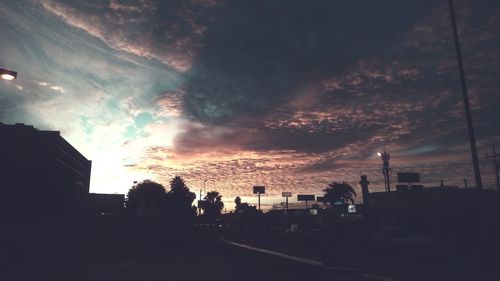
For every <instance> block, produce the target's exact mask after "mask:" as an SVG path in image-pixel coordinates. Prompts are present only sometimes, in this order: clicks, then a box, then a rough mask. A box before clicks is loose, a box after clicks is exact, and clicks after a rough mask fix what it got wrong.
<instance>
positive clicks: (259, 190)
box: [253, 185, 266, 211]
mask: <svg viewBox="0 0 500 281" xmlns="http://www.w3.org/2000/svg"><path fill="white" fill-rule="evenodd" d="M264 193H266V187H265V186H261V185H254V187H253V194H257V195H258V196H259V211H260V195H261V194H264Z"/></svg>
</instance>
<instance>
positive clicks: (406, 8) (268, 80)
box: [184, 1, 431, 124]
mask: <svg viewBox="0 0 500 281" xmlns="http://www.w3.org/2000/svg"><path fill="white" fill-rule="evenodd" d="M428 3H431V2H428ZM430 6H431V4H426V3H422V1H411V2H410V1H405V2H404V3H403V2H401V1H377V2H372V1H370V2H367V1H312V2H307V1H286V2H284V1H258V2H256V1H228V2H225V3H224V6H223V7H222V8H221V9H220V10H219V11H218V12H217V13H216V16H215V18H216V19H215V21H214V22H213V24H212V25H210V26H208V30H207V34H206V38H205V40H204V41H203V42H204V48H203V49H202V50H201V51H200V53H199V54H198V58H197V60H196V62H195V63H194V65H193V68H192V69H191V70H190V72H189V78H188V81H187V83H186V96H185V103H184V107H185V113H186V114H187V115H188V116H190V117H192V118H193V119H195V120H198V121H201V122H204V123H205V122H206V123H216V124H221V123H225V122H227V121H228V120H231V119H232V118H234V117H235V116H241V115H259V116H262V115H265V114H267V113H268V112H269V111H272V110H273V109H274V108H276V106H278V105H281V104H283V103H285V102H286V101H287V100H288V99H290V98H291V97H292V96H293V95H295V94H297V93H296V89H297V88H298V87H299V86H300V85H301V84H302V83H309V82H311V81H316V80H318V79H321V78H322V77H323V76H324V75H325V74H332V73H338V72H339V71H340V70H342V69H343V68H344V67H346V66H348V65H349V64H351V63H353V62H355V61H356V60H357V59H359V58H360V57H362V56H366V55H369V54H374V53H376V52H379V51H382V50H384V49H385V48H388V47H390V46H391V45H392V43H393V42H394V41H395V40H397V38H398V37H399V36H400V35H401V34H402V33H404V32H405V31H406V30H407V29H409V28H411V27H412V26H413V24H414V22H415V20H416V19H417V18H419V17H420V16H421V15H422V14H425V12H427V11H428V10H429V9H430Z"/></svg>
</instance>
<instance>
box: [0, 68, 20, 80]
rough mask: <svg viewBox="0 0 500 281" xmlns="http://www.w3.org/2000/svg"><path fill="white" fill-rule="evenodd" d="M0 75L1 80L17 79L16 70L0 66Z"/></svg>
mask: <svg viewBox="0 0 500 281" xmlns="http://www.w3.org/2000/svg"><path fill="white" fill-rule="evenodd" d="M0 77H1V78H2V79H3V80H14V79H17V72H16V71H13V70H8V69H4V68H0Z"/></svg>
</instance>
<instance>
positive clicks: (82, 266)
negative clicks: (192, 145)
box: [0, 229, 495, 281]
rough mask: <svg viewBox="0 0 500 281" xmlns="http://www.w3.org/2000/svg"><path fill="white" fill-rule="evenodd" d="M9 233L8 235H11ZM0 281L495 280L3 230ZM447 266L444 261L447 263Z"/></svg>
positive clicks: (220, 245)
mask: <svg viewBox="0 0 500 281" xmlns="http://www.w3.org/2000/svg"><path fill="white" fill-rule="evenodd" d="M9 233H10V234H9ZM1 237H2V241H1V245H2V250H1V253H0V265H1V271H0V280H9V281H10V280H54V281H58V280H61V281H62V280H64V281H67V280H72V281H78V280H92V281H100V280H106V281H110V280H121V281H126V280H219V281H224V280H231V281H235V280H238V281H240V280H241V281H243V280H361V281H362V280H385V281H391V280H479V279H481V280H495V279H494V277H493V276H489V275H488V274H486V273H484V272H468V271H467V270H460V269H459V270H456V271H448V270H445V271H442V270H439V268H440V267H441V266H442V265H440V264H435V265H430V266H429V265H426V268H420V269H418V267H416V269H414V270H408V269H401V268H398V267H397V266H395V267H386V268H383V269H382V268H379V269H377V268H362V267H361V268H360V267H359V266H358V267H356V265H353V266H352V267H347V266H345V265H341V266H336V265H335V264H328V265H327V266H325V265H323V264H314V263H312V264H308V263H307V262H300V261H294V260H291V259H287V258H283V257H277V256H275V255H272V254H268V253H262V252H258V251H255V250H251V249H248V248H242V247H238V246H235V245H230V244H228V243H226V242H223V241H221V240H220V239H219V237H218V235H214V233H204V232H203V231H197V230H196V229H194V230H193V229H191V230H189V231H183V232H177V233H175V234H174V232H172V231H167V232H165V231H163V232H161V231H129V232H127V231H123V232H116V231H109V232H92V231H69V232H68V231H47V232H44V233H35V232H32V231H30V230H28V229H26V230H25V231H20V230H16V231H15V232H9V231H8V230H7V231H6V232H4V233H3V235H2V236H1ZM445 262H446V261H443V263H445Z"/></svg>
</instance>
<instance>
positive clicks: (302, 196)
mask: <svg viewBox="0 0 500 281" xmlns="http://www.w3.org/2000/svg"><path fill="white" fill-rule="evenodd" d="M314 199H316V195H309V194H307V195H306V194H299V195H297V200H298V201H314Z"/></svg>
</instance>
